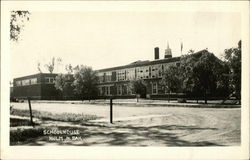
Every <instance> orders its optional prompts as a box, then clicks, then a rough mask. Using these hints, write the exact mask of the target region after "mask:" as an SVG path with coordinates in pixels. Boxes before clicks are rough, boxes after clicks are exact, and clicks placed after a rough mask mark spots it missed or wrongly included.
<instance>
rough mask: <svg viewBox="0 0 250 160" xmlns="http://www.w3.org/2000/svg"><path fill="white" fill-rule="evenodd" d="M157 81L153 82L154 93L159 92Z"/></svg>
mask: <svg viewBox="0 0 250 160" xmlns="http://www.w3.org/2000/svg"><path fill="white" fill-rule="evenodd" d="M157 92H158V91H157V83H156V82H153V83H152V94H157Z"/></svg>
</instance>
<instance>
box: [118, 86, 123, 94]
mask: <svg viewBox="0 0 250 160" xmlns="http://www.w3.org/2000/svg"><path fill="white" fill-rule="evenodd" d="M117 94H118V95H121V94H122V86H121V85H118V86H117Z"/></svg>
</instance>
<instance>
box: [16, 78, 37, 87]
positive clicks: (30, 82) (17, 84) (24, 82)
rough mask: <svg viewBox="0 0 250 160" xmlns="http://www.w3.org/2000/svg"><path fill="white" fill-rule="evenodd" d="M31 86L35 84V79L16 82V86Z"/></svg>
mask: <svg viewBox="0 0 250 160" xmlns="http://www.w3.org/2000/svg"><path fill="white" fill-rule="evenodd" d="M32 84H37V78H31V79H25V80H20V81H16V86H27V85H32Z"/></svg>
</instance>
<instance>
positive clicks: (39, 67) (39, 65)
mask: <svg viewBox="0 0 250 160" xmlns="http://www.w3.org/2000/svg"><path fill="white" fill-rule="evenodd" d="M37 70H38V72H39V73H42V70H41V63H40V62H37Z"/></svg>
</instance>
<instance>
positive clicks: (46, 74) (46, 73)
mask: <svg viewBox="0 0 250 160" xmlns="http://www.w3.org/2000/svg"><path fill="white" fill-rule="evenodd" d="M38 75H58V73H36V74H31V75H28V76H22V77H17V78H13V80H18V79H23V78H28V77H32V76H38Z"/></svg>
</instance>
